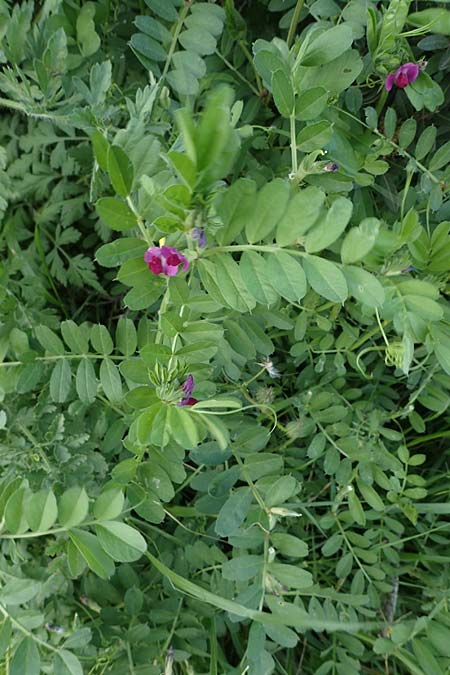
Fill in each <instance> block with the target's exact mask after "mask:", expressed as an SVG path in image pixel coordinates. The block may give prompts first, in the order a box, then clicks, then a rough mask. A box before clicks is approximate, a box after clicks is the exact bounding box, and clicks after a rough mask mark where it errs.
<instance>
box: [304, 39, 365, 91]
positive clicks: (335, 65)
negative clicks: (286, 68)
mask: <svg viewBox="0 0 450 675" xmlns="http://www.w3.org/2000/svg"><path fill="white" fill-rule="evenodd" d="M362 68H363V62H362V59H361V57H360V55H359V53H358V52H357V51H356V49H348V50H347V51H345V52H344V53H343V54H341V56H338V57H337V59H334V60H332V61H330V62H329V63H327V64H325V65H322V66H316V67H313V68H311V67H308V68H303V67H300V68H298V69H297V72H294V79H295V80H296V89H297V91H298V93H299V96H301V94H302V91H306V90H308V89H312V88H313V87H323V88H324V89H325V90H326V91H327V92H328V93H329V94H331V95H334V96H338V95H339V94H340V93H341V92H342V91H344V90H345V89H347V88H348V87H349V86H350V85H351V83H352V82H353V81H354V80H355V79H356V78H357V77H358V75H359V73H360V72H361V70H362Z"/></svg>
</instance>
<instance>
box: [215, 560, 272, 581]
mask: <svg viewBox="0 0 450 675" xmlns="http://www.w3.org/2000/svg"><path fill="white" fill-rule="evenodd" d="M262 566H263V558H262V556H259V555H240V556H238V557H237V558H231V560H228V561H227V562H225V563H223V565H222V576H223V578H224V579H230V580H231V581H248V580H249V579H252V578H253V577H256V576H257V575H258V574H260V572H261V570H262Z"/></svg>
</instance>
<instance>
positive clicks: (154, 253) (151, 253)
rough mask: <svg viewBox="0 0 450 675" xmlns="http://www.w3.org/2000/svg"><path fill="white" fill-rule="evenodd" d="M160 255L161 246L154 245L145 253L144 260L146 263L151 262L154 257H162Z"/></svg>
mask: <svg viewBox="0 0 450 675" xmlns="http://www.w3.org/2000/svg"><path fill="white" fill-rule="evenodd" d="M160 257H161V249H160V248H159V246H152V248H149V249H148V250H147V251H145V253H144V260H145V262H146V263H148V262H150V260H151V259H152V258H160Z"/></svg>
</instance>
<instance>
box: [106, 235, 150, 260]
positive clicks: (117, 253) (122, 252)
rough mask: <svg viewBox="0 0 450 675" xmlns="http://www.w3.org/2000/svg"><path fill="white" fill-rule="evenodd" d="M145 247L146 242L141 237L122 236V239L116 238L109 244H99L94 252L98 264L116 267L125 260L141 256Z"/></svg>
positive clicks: (146, 245)
mask: <svg viewBox="0 0 450 675" xmlns="http://www.w3.org/2000/svg"><path fill="white" fill-rule="evenodd" d="M147 248H148V244H146V242H145V241H142V239H134V238H133V237H124V238H123V239H116V240H115V241H112V242H111V243H109V244H104V246H100V248H99V249H98V250H97V253H96V254H95V258H96V260H97V262H98V263H99V265H102V266H103V267H118V266H119V265H122V264H123V263H124V262H125V261H126V260H130V259H131V258H136V257H137V256H143V255H144V253H145V251H146V250H147Z"/></svg>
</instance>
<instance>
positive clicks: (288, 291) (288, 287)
mask: <svg viewBox="0 0 450 675" xmlns="http://www.w3.org/2000/svg"><path fill="white" fill-rule="evenodd" d="M267 271H268V274H269V278H270V283H271V284H272V286H273V288H274V289H275V290H276V291H277V293H279V294H280V295H281V296H282V297H283V298H286V300H290V301H291V302H298V301H299V300H301V299H302V298H303V297H304V295H305V294H306V277H305V273H304V271H303V267H302V266H301V264H300V262H298V261H297V260H296V259H295V258H294V257H293V256H291V255H289V253H285V252H284V251H277V252H276V253H271V254H270V255H269V257H268V260H267Z"/></svg>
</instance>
